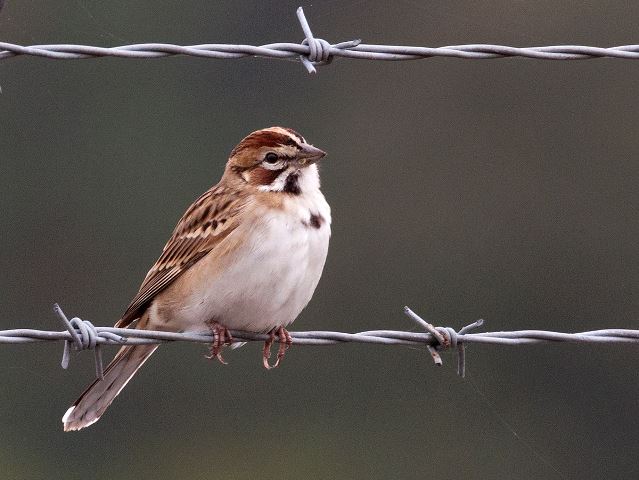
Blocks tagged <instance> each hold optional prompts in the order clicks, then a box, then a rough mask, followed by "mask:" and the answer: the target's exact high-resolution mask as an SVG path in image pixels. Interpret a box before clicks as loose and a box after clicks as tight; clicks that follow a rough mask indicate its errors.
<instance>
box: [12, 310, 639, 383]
mask: <svg viewBox="0 0 639 480" xmlns="http://www.w3.org/2000/svg"><path fill="white" fill-rule="evenodd" d="M54 311H55V313H56V314H57V315H58V318H59V319H60V321H61V322H62V323H63V324H64V325H65V327H66V331H45V330H33V329H26V328H20V329H14V330H2V331H0V343H9V344H22V343H34V342H52V341H64V342H65V348H64V354H63V358H62V367H63V368H67V366H68V364H69V356H70V348H73V349H74V350H85V349H93V350H94V352H95V365H96V376H97V377H98V378H102V372H103V366H102V356H101V353H100V345H119V346H121V345H149V344H154V345H155V344H161V343H168V342H193V343H206V344H211V343H212V342H213V335H211V333H210V332H188V333H176V332H161V331H150V330H136V329H133V328H114V327H95V326H93V324H92V323H91V322H89V321H87V320H81V319H79V318H77V317H75V318H72V319H71V320H69V319H68V318H67V317H66V315H65V314H64V312H63V311H62V309H61V308H60V307H59V306H58V305H57V304H56V305H55V306H54ZM404 313H405V314H406V315H407V316H408V317H409V318H411V319H412V320H413V321H414V322H415V323H416V324H417V325H418V326H419V327H421V328H423V329H425V330H426V332H424V333H420V332H407V331H399V330H369V331H365V332H359V333H345V332H328V331H321V330H320V331H306V332H289V333H290V335H291V338H292V339H293V344H294V345H318V346H324V345H336V344H342V343H368V344H379V345H411V346H423V347H425V348H426V349H427V350H428V351H429V352H430V354H431V356H432V357H433V361H434V362H435V364H436V365H441V364H442V360H441V357H440V356H439V352H440V351H441V350H445V349H449V348H450V349H456V350H457V355H458V364H457V373H458V374H459V375H460V376H462V377H463V376H464V373H465V350H464V347H465V345H468V344H493V345H531V344H542V343H557V342H565V343H597V344H599V343H606V344H625V343H634V344H639V330H629V329H605V330H593V331H587V332H579V333H563V332H550V331H545V330H518V331H511V332H482V333H468V332H469V331H470V330H472V329H475V328H478V327H481V326H482V325H483V320H477V321H476V322H474V323H471V324H470V325H467V326H465V327H463V328H462V329H460V330H459V331H456V330H455V329H453V328H451V327H434V326H432V325H431V324H429V323H428V322H426V321H425V320H423V319H422V318H421V317H420V316H418V315H417V314H416V313H415V312H413V311H412V310H411V309H410V308H408V307H404ZM230 332H231V335H232V336H233V339H234V340H235V341H238V342H253V341H256V342H263V341H266V340H269V339H270V336H269V335H268V334H262V333H253V332H244V331H239V330H231V331H230ZM274 341H276V342H278V341H279V340H278V338H277V336H276V337H275V339H274Z"/></svg>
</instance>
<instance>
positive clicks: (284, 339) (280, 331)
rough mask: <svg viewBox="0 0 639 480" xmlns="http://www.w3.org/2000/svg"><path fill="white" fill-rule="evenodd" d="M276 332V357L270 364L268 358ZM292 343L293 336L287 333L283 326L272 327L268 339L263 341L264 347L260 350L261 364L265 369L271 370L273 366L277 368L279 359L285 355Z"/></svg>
mask: <svg viewBox="0 0 639 480" xmlns="http://www.w3.org/2000/svg"><path fill="white" fill-rule="evenodd" d="M276 333H277V336H278V340H279V344H280V346H279V348H278V349H277V359H276V360H275V363H274V364H273V365H271V364H270V363H269V358H271V345H273V342H274V341H275V334H276ZM292 344H293V338H291V335H290V334H289V333H288V331H287V330H286V329H285V328H284V327H279V328H274V329H273V330H271V331H270V332H269V339H268V340H266V341H265V342H264V349H263V350H262V365H264V368H266V369H267V370H271V369H273V368H277V367H278V366H279V364H280V361H281V360H282V359H283V358H284V355H286V350H288V347H290V346H291V345H292Z"/></svg>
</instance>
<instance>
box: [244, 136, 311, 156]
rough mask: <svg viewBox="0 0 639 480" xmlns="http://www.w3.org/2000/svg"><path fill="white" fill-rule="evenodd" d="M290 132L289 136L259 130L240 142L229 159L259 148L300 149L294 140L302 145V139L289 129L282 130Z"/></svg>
mask: <svg viewBox="0 0 639 480" xmlns="http://www.w3.org/2000/svg"><path fill="white" fill-rule="evenodd" d="M282 130H286V131H288V132H290V134H291V135H287V134H285V133H280V132H278V131H275V130H260V131H257V132H254V133H252V134H250V135H249V136H248V137H246V138H245V139H244V140H242V141H241V142H240V143H239V144H238V145H237V146H236V147H235V148H234V149H233V151H232V152H231V157H234V156H236V155H239V154H241V153H242V152H243V151H244V150H247V149H250V150H257V149H259V148H261V147H273V148H275V147H280V146H283V145H287V146H291V147H297V148H298V149H300V148H301V147H300V145H299V144H298V142H297V141H296V140H295V139H298V140H299V141H301V142H302V143H303V142H304V139H303V137H302V136H301V135H300V134H299V133H297V132H295V131H294V130H290V129H282Z"/></svg>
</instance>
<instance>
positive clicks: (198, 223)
mask: <svg viewBox="0 0 639 480" xmlns="http://www.w3.org/2000/svg"><path fill="white" fill-rule="evenodd" d="M244 199H245V197H244V196H240V195H238V192H235V191H233V192H232V191H231V190H230V189H228V188H226V187H223V186H220V185H216V186H214V187H213V188H211V189H210V190H208V191H206V192H204V193H203V194H202V195H201V196H200V198H198V199H197V200H196V201H195V202H194V203H193V205H191V206H190V207H189V209H188V210H187V211H186V213H185V214H184V215H183V216H182V218H181V219H180V221H179V222H178V224H177V226H176V227H175V230H174V231H173V234H172V235H171V238H170V239H169V241H168V242H167V243H166V245H165V246H164V249H163V251H162V255H160V258H158V259H157V261H156V262H155V264H154V265H153V267H151V270H149V273H147V274H146V277H145V278H144V281H143V282H142V285H141V286H140V290H139V291H138V293H137V295H136V296H135V298H134V299H133V300H132V301H131V304H130V305H129V307H128V308H127V309H126V312H124V315H123V316H122V318H121V319H120V320H119V321H118V322H117V323H116V324H115V326H116V327H118V328H124V327H126V326H128V325H129V324H130V323H131V322H133V321H134V320H135V319H136V318H139V317H140V316H141V315H142V314H143V313H144V310H145V309H146V307H147V306H148V304H149V303H150V302H151V300H152V299H153V297H155V296H156V295H157V294H158V293H160V292H161V291H162V290H164V289H165V288H166V287H167V286H168V285H170V284H171V282H173V281H174V280H175V279H176V278H177V277H178V276H180V274H182V273H183V272H184V271H186V270H187V269H188V268H189V267H191V266H192V265H193V264H195V263H196V262H197V261H198V260H199V259H200V258H202V257H203V256H204V255H206V254H207V253H208V252H210V251H211V250H212V249H213V248H214V247H215V246H216V245H218V244H219V243H220V242H221V241H222V240H223V239H224V238H226V237H227V236H228V235H229V234H230V233H231V232H232V231H233V230H234V229H235V227H236V226H237V222H235V221H233V220H232V219H233V217H235V215H236V214H237V213H238V212H239V210H240V209H241V208H242V207H243V206H244V204H245V201H244Z"/></svg>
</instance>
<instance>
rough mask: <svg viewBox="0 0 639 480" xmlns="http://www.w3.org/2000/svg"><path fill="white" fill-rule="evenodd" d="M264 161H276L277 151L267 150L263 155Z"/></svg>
mask: <svg viewBox="0 0 639 480" xmlns="http://www.w3.org/2000/svg"><path fill="white" fill-rule="evenodd" d="M264 161H265V162H266V163H275V162H277V153H273V152H268V153H267V154H266V156H265V157H264Z"/></svg>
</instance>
